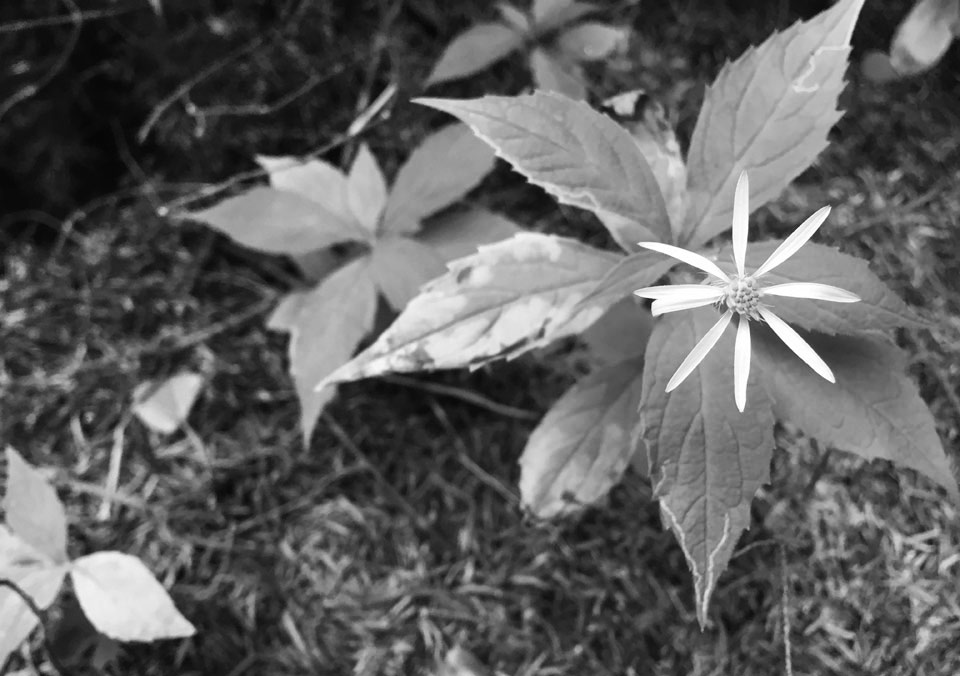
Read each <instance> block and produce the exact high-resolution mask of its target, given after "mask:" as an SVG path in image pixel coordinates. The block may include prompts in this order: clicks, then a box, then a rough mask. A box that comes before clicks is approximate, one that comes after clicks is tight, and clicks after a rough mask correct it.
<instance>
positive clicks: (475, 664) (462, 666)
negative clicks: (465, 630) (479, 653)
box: [435, 646, 493, 676]
mask: <svg viewBox="0 0 960 676" xmlns="http://www.w3.org/2000/svg"><path fill="white" fill-rule="evenodd" d="M435 676H493V672H491V671H490V670H489V669H488V668H487V667H485V666H484V665H483V663H481V662H480V660H478V659H477V657H476V655H474V654H473V653H471V652H470V651H469V650H467V649H466V648H462V647H460V646H454V647H453V648H451V649H450V650H448V651H447V654H446V656H445V657H444V658H443V662H442V663H441V664H439V665H438V667H437V673H436V675H435Z"/></svg>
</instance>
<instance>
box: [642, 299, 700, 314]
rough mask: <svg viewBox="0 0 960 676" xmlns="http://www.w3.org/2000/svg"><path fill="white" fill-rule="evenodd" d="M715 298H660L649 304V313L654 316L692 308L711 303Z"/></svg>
mask: <svg viewBox="0 0 960 676" xmlns="http://www.w3.org/2000/svg"><path fill="white" fill-rule="evenodd" d="M715 302H716V300H714V299H712V298H661V299H660V300H655V301H653V304H652V305H651V306H650V314H652V315H653V316H654V317H659V316H660V315H665V314H667V313H668V312H678V311H680V310H692V309H694V308H698V307H703V306H705V305H711V304H713V303H715Z"/></svg>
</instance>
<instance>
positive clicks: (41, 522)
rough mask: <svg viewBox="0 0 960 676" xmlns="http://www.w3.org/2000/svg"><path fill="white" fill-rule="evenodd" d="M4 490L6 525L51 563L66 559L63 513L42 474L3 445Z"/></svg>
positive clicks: (64, 517) (60, 505) (65, 530)
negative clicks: (4, 454) (5, 468)
mask: <svg viewBox="0 0 960 676" xmlns="http://www.w3.org/2000/svg"><path fill="white" fill-rule="evenodd" d="M6 455H7V491H6V495H4V498H3V511H4V513H5V515H6V522H7V526H9V528H10V530H11V531H13V533H14V534H15V535H17V536H18V537H20V538H21V539H22V540H23V541H24V542H26V543H27V544H28V545H30V546H31V547H33V548H34V549H36V550H37V551H38V552H40V553H41V554H43V555H44V556H46V557H48V558H49V559H50V560H51V561H52V562H53V563H58V564H59V563H64V562H66V561H67V515H66V513H65V512H64V509H63V503H61V502H60V498H58V497H57V492H56V491H55V490H54V488H53V486H51V485H50V484H49V483H48V482H47V480H46V479H45V478H44V477H43V475H42V474H41V473H40V472H38V471H37V470H36V469H34V468H33V467H31V466H30V465H29V464H28V463H27V461H26V460H24V459H23V457H22V456H21V455H20V454H19V453H17V451H15V450H14V449H13V448H10V447H7V453H6Z"/></svg>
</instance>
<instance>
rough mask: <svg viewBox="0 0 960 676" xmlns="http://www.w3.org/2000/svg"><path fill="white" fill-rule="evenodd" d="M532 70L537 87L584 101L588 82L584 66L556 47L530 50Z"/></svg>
mask: <svg viewBox="0 0 960 676" xmlns="http://www.w3.org/2000/svg"><path fill="white" fill-rule="evenodd" d="M530 70H531V71H532V72H533V81H534V83H535V84H536V86H537V89H540V90H543V91H548V92H556V93H558V94H563V95H564V96H568V97H570V98H571V99H574V100H577V101H583V100H585V99H586V98H587V84H586V79H585V75H584V72H583V68H581V67H580V66H579V65H577V64H576V63H574V62H573V61H572V60H570V59H567V58H566V57H565V56H564V55H563V54H562V53H560V52H558V51H557V50H555V49H546V48H544V47H537V48H536V49H534V50H533V51H531V52H530Z"/></svg>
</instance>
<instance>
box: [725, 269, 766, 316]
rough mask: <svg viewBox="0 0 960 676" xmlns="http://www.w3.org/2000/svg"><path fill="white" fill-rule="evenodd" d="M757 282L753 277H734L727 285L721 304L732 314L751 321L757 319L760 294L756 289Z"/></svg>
mask: <svg viewBox="0 0 960 676" xmlns="http://www.w3.org/2000/svg"><path fill="white" fill-rule="evenodd" d="M757 286H758V285H757V280H756V279H754V278H753V277H749V276H748V277H734V278H733V279H731V280H730V283H729V284H727V288H726V295H725V296H724V297H723V299H722V300H723V302H724V303H726V305H727V307H728V308H730V309H731V310H733V311H734V312H736V313H738V314H741V315H746V316H747V317H750V318H751V319H756V318H758V317H759V313H758V312H757V310H758V309H759V308H760V292H759V291H758V289H757Z"/></svg>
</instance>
